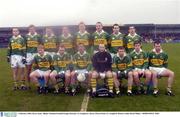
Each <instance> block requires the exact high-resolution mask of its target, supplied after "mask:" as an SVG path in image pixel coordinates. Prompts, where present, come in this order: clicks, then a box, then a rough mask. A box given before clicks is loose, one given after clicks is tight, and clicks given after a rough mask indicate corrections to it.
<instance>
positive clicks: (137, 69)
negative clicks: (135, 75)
mask: <svg viewBox="0 0 180 117" xmlns="http://www.w3.org/2000/svg"><path fill="white" fill-rule="evenodd" d="M133 71H143V72H144V71H145V69H140V68H135V69H133Z"/></svg>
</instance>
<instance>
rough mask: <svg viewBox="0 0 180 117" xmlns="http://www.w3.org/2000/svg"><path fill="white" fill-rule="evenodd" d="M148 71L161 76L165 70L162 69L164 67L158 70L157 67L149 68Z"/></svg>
mask: <svg viewBox="0 0 180 117" xmlns="http://www.w3.org/2000/svg"><path fill="white" fill-rule="evenodd" d="M149 70H152V71H156V72H157V74H158V75H161V74H162V72H164V71H165V70H166V68H164V67H162V68H159V67H149Z"/></svg>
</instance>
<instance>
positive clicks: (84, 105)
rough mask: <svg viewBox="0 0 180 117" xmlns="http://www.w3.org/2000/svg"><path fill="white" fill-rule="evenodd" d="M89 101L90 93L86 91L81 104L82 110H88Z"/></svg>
mask: <svg viewBox="0 0 180 117" xmlns="http://www.w3.org/2000/svg"><path fill="white" fill-rule="evenodd" d="M88 102H89V95H88V94H87V93H85V94H84V99H83V102H82V104H81V110H80V112H86V111H87V107H88Z"/></svg>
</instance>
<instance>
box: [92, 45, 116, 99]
mask: <svg viewBox="0 0 180 117" xmlns="http://www.w3.org/2000/svg"><path fill="white" fill-rule="evenodd" d="M92 65H93V72H92V78H91V88H92V96H95V95H96V86H97V79H99V78H101V79H105V78H106V79H107V83H108V89H109V93H110V95H111V96H112V97H114V93H113V83H114V82H113V75H112V58H111V55H110V53H108V52H107V51H106V49H105V45H104V44H99V51H98V52H97V53H95V54H94V55H93V57H92Z"/></svg>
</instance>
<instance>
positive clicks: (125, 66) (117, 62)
mask: <svg viewBox="0 0 180 117" xmlns="http://www.w3.org/2000/svg"><path fill="white" fill-rule="evenodd" d="M113 64H114V65H113V66H114V68H113V69H114V71H121V72H123V71H127V72H129V71H130V70H131V69H132V60H131V57H130V56H129V55H125V56H124V57H123V58H121V57H120V56H119V55H118V54H117V55H115V56H114V57H113Z"/></svg>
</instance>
